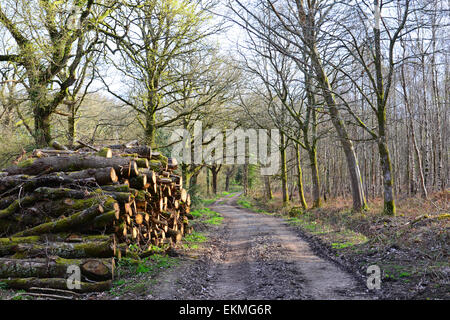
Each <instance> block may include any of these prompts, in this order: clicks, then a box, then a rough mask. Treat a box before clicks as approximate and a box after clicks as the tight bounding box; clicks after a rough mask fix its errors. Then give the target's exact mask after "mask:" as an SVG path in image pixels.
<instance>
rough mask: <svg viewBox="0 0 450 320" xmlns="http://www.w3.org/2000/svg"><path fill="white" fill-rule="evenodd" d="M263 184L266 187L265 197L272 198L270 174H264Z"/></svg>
mask: <svg viewBox="0 0 450 320" xmlns="http://www.w3.org/2000/svg"><path fill="white" fill-rule="evenodd" d="M264 184H265V187H266V188H265V189H266V199H267V200H272V199H273V194H272V187H271V186H270V176H264Z"/></svg>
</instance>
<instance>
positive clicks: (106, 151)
mask: <svg viewBox="0 0 450 320" xmlns="http://www.w3.org/2000/svg"><path fill="white" fill-rule="evenodd" d="M95 155H96V156H99V157H104V158H112V155H113V153H112V150H111V149H110V148H107V147H104V148H101V149H100V150H99V151H98V152H97V153H95Z"/></svg>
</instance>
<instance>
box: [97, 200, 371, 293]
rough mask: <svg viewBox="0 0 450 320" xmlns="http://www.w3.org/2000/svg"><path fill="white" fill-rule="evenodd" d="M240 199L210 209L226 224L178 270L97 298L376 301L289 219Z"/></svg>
mask: <svg viewBox="0 0 450 320" xmlns="http://www.w3.org/2000/svg"><path fill="white" fill-rule="evenodd" d="M236 198H237V195H235V196H233V197H230V198H227V199H220V200H218V201H216V202H215V203H214V204H213V205H212V206H211V208H212V209H213V210H214V211H216V212H219V213H220V214H221V215H222V217H223V223H221V224H220V225H219V226H209V227H207V229H206V230H203V233H204V234H206V235H207V236H208V240H207V242H204V243H203V244H202V245H201V247H199V248H196V249H195V250H181V251H178V254H179V255H178V257H176V258H175V259H176V262H175V263H174V264H173V266H171V267H170V268H168V269H165V271H164V272H161V273H159V274H157V275H150V276H149V275H145V276H143V277H141V278H140V279H139V280H135V284H134V285H131V287H132V288H134V287H135V286H136V284H139V283H140V284H141V285H140V286H139V288H140V289H139V290H138V291H137V290H127V289H126V288H127V287H128V288H129V287H130V285H129V284H128V285H126V284H124V285H122V289H120V288H118V289H117V291H116V293H117V294H116V295H114V294H111V293H104V294H99V295H95V299H152V300H153V299H193V300H196V299H200V300H205V299H208V300H209V299H214V300H222V299H233V300H246V299H262V300H264V299H271V300H275V299H374V298H375V299H376V296H374V295H372V294H371V293H369V292H368V290H367V288H366V287H365V285H364V283H363V282H362V281H361V279H359V278H358V277H356V276H355V275H354V274H352V273H350V272H348V271H346V270H344V269H342V268H341V267H339V266H338V265H336V264H335V263H333V262H332V261H330V260H329V259H327V258H326V256H322V257H321V256H319V255H317V254H316V253H315V252H314V251H315V250H314V249H313V248H312V247H311V245H309V244H308V242H307V241H305V240H304V239H303V238H302V236H301V234H299V232H298V230H296V229H295V228H293V227H291V226H290V225H289V224H288V223H287V222H286V221H285V220H283V219H280V218H277V217H272V216H268V215H262V214H258V213H255V212H252V211H249V210H247V209H244V208H240V207H238V206H237V204H236ZM197 231H199V230H198V228H197ZM124 288H125V290H124ZM120 290H122V291H120ZM91 298H94V296H92V297H91Z"/></svg>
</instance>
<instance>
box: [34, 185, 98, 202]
mask: <svg viewBox="0 0 450 320" xmlns="http://www.w3.org/2000/svg"><path fill="white" fill-rule="evenodd" d="M34 194H39V195H41V199H43V198H44V199H50V200H55V199H61V198H73V199H84V198H88V197H89V196H91V194H90V193H89V191H87V190H74V189H69V188H49V187H40V188H37V189H36V190H34Z"/></svg>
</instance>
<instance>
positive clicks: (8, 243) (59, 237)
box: [0, 233, 111, 256]
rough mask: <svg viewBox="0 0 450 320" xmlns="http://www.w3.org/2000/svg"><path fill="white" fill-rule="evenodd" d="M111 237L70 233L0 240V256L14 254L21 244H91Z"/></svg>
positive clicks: (108, 239)
mask: <svg viewBox="0 0 450 320" xmlns="http://www.w3.org/2000/svg"><path fill="white" fill-rule="evenodd" d="M109 241H111V236H109V235H82V236H81V235H77V234H73V233H72V234H69V233H56V234H41V235H37V236H28V237H9V238H0V256H7V255H12V254H14V253H15V252H16V251H15V247H16V246H18V245H20V244H39V243H42V242H45V243H47V242H67V243H91V242H97V243H99V242H109Z"/></svg>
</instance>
